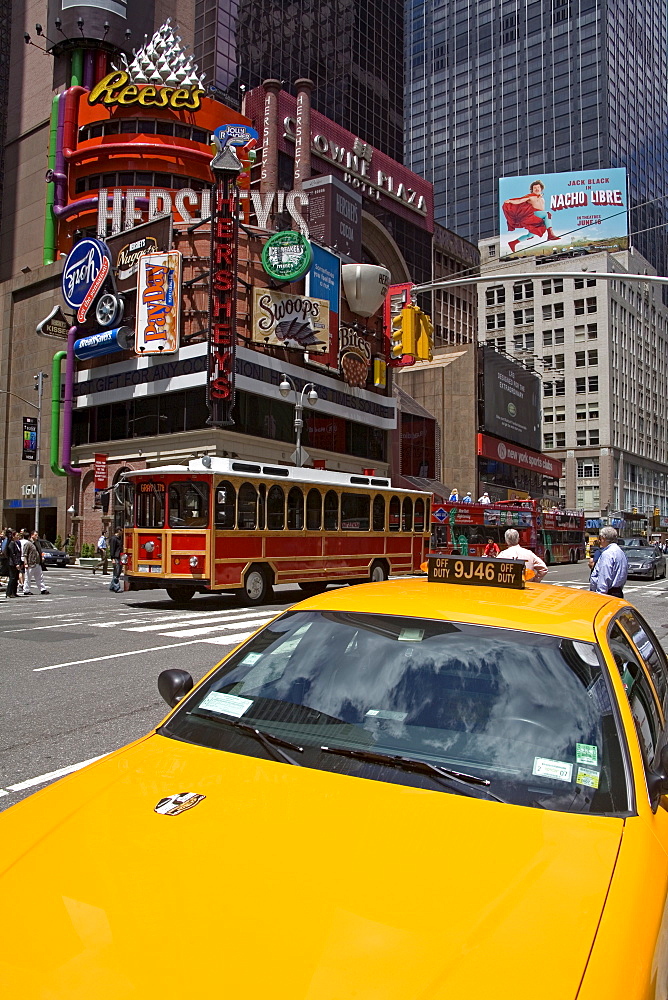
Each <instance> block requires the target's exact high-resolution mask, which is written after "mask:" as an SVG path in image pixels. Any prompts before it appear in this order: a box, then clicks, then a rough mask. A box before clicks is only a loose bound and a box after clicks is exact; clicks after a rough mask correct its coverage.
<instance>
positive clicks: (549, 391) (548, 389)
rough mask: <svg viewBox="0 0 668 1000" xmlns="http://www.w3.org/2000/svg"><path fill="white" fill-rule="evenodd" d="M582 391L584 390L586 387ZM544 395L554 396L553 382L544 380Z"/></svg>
mask: <svg viewBox="0 0 668 1000" xmlns="http://www.w3.org/2000/svg"><path fill="white" fill-rule="evenodd" d="M582 391H583V392H584V389H583V390H582ZM543 395H544V396H554V385H553V384H552V382H543Z"/></svg>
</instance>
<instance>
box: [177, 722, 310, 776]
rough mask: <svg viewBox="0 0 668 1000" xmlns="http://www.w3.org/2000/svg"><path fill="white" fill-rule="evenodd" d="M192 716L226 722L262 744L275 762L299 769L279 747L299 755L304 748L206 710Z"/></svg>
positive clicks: (244, 723) (295, 761)
mask: <svg viewBox="0 0 668 1000" xmlns="http://www.w3.org/2000/svg"><path fill="white" fill-rule="evenodd" d="M192 714H193V715H204V716H206V718H207V719H213V721H214V722H226V723H227V724H228V726H234V728H235V729H240V730H241V731H242V733H248V735H249V736H254V737H255V739H256V740H257V741H258V742H259V743H261V744H262V746H263V747H264V748H265V750H267V751H268V752H269V753H270V754H271V755H272V756H273V757H274V759H275V760H282V761H285V763H286V764H294V765H295V766H296V767H301V766H302V765H301V764H300V763H299V761H298V760H295V759H294V758H293V757H291V756H290V755H289V754H287V753H284V752H283V750H281V747H287V749H288V750H296V751H298V752H299V753H303V752H304V748H303V747H300V746H297V744H296V743H290V742H289V741H288V740H283V739H281V737H280V736H274V734H273V733H265V732H263V731H262V730H261V729H256V727H255V726H251V725H249V724H248V723H247V722H239V721H238V720H233V719H225V718H223V717H221V716H220V715H218V714H216V713H215V712H207V711H206V709H202V708H198V709H197V710H196V712H193V713H192Z"/></svg>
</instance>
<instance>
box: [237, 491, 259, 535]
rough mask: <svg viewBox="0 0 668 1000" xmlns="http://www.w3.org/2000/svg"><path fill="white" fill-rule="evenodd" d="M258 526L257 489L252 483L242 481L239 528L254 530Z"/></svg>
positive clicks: (239, 498) (238, 518)
mask: <svg viewBox="0 0 668 1000" xmlns="http://www.w3.org/2000/svg"><path fill="white" fill-rule="evenodd" d="M256 527H257V491H256V489H255V487H254V486H253V484H252V483H242V484H241V486H240V487H239V497H238V499H237V528H244V529H245V530H246V531H254V530H255V528H256Z"/></svg>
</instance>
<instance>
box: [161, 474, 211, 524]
mask: <svg viewBox="0 0 668 1000" xmlns="http://www.w3.org/2000/svg"><path fill="white" fill-rule="evenodd" d="M208 524H209V484H208V483H187V482H186V483H172V484H171V485H170V487H169V527H170V528H206V527H208Z"/></svg>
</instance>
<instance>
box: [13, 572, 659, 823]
mask: <svg viewBox="0 0 668 1000" xmlns="http://www.w3.org/2000/svg"><path fill="white" fill-rule="evenodd" d="M588 578H589V570H588V568H587V566H586V564H585V563H580V564H579V565H577V566H557V567H552V568H551V570H550V573H549V575H548V578H547V581H546V582H551V583H554V584H560V585H562V586H564V585H566V586H576V587H582V588H587V589H588ZM110 579H111V577H110V576H102V575H101V574H99V573H98V574H96V575H95V576H93V574H92V573H91V571H90V570H83V569H79V568H78V567H74V566H71V567H67V568H65V569H52V570H49V572H48V573H47V574H46V575H45V581H46V582H47V585H48V587H49V591H50V592H49V594H48V595H44V596H38V595H34V596H32V597H21V598H19V599H17V600H13V601H8V600H7V599H6V598H5V596H4V591H0V669H1V670H2V676H3V681H4V683H3V697H2V706H1V708H0V809H6V808H8V807H9V806H11V805H12V804H13V803H15V802H17V801H18V800H19V799H21V798H23V797H25V796H26V795H30V794H31V793H33V792H34V791H37V790H38V789H40V788H43V787H44V786H45V785H46V784H47V783H49V782H50V781H53V780H56V779H57V778H58V777H60V776H61V775H63V774H65V773H68V772H69V771H71V770H75V769H76V768H77V767H80V766H83V764H84V763H86V762H87V761H90V760H92V759H95V758H96V757H99V756H101V755H103V754H106V753H109V752H111V751H112V750H115V749H117V748H118V747H120V746H123V745H124V744H126V743H129V742H131V741H132V740H134V739H136V738H138V737H139V736H142V735H143V734H144V733H146V732H147V731H148V730H150V729H152V728H154V727H155V726H156V725H158V724H159V723H160V721H161V719H162V718H164V716H165V715H166V713H167V706H166V705H165V703H164V702H163V701H162V699H161V698H160V696H159V694H158V689H157V678H158V674H159V673H160V671H161V670H164V669H166V668H167V667H181V668H185V669H186V670H188V671H190V673H191V674H192V675H193V677H194V679H195V680H198V679H199V678H200V677H201V676H202V675H203V674H204V673H206V672H207V671H208V670H209V669H210V668H211V667H213V666H214V665H215V664H216V663H217V662H218V661H219V660H220V659H222V657H223V656H224V655H225V654H226V653H227V652H228V651H229V650H230V649H231V648H233V647H234V646H235V645H237V643H239V642H241V641H242V640H243V639H244V638H246V636H248V635H250V634H251V633H252V632H253V631H255V629H256V628H258V627H259V626H260V625H262V624H264V622H266V621H268V620H269V619H270V618H271V617H273V616H274V615H275V614H276V613H278V612H280V611H282V610H284V609H285V608H287V607H289V606H290V605H291V604H293V603H295V602H296V601H299V600H301V599H302V597H303V594H302V592H301V591H300V590H299V589H298V588H297V587H294V588H292V587H280V588H278V589H277V591H276V593H275V595H274V603H273V604H268V605H263V606H262V607H261V608H257V609H250V608H247V607H244V606H243V605H242V604H241V603H240V602H239V601H238V599H237V598H236V597H234V596H233V595H231V594H224V595H220V596H213V595H212V596H208V595H206V596H205V595H200V596H198V597H196V598H195V599H194V600H193V601H192V602H191V603H190V604H188V605H180V606H179V605H176V604H174V603H173V602H172V601H170V600H169V599H168V598H167V596H166V594H164V592H163V591H157V592H153V593H147V592H143V593H137V594H134V593H127V594H126V593H121V594H114V593H112V592H110V591H109V580H110ZM625 594H626V596H627V598H628V599H629V600H630V601H631V602H632V603H633V604H635V605H636V606H637V608H638V610H639V611H640V612H641V613H642V614H643V615H644V616H645V618H646V619H647V621H648V622H649V624H650V625H651V626H652V628H653V629H654V631H655V633H656V634H657V636H658V637H659V639H660V640H661V642H662V643H663V645H664V648H666V649H667V650H668V580H657V581H656V582H653V583H650V582H646V581H640V580H633V581H629V583H628V585H627V587H626V588H625Z"/></svg>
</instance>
